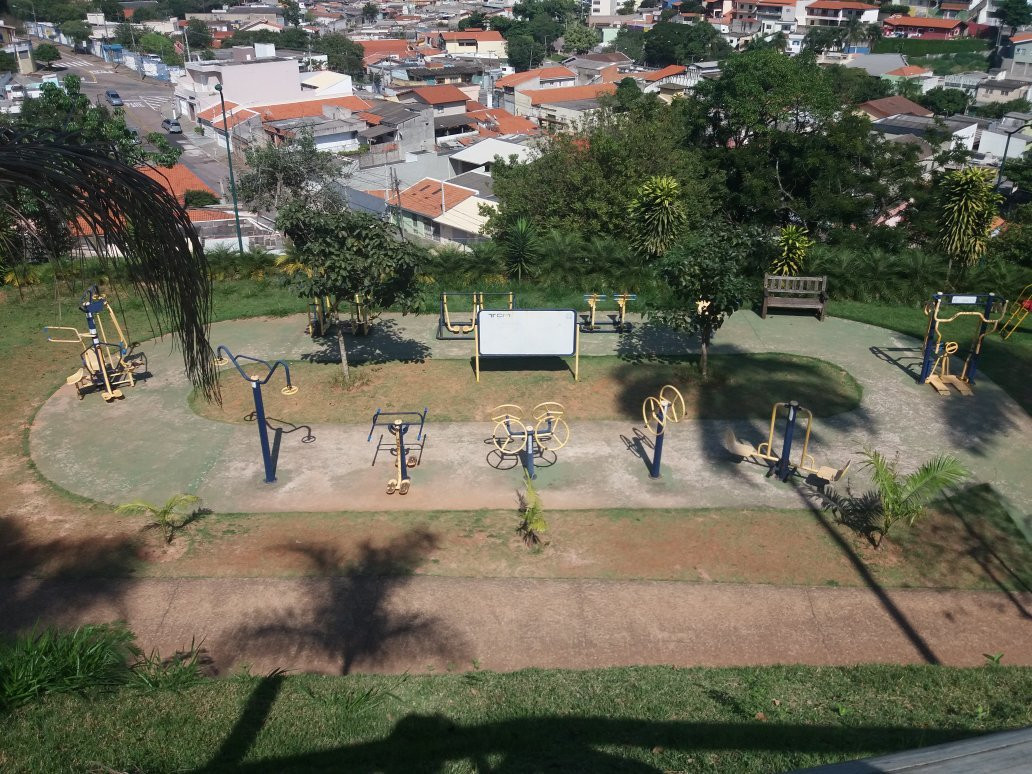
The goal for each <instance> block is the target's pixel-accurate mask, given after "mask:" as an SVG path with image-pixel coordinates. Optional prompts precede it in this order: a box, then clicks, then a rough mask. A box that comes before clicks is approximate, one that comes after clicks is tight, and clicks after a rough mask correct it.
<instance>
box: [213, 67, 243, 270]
mask: <svg viewBox="0 0 1032 774" xmlns="http://www.w3.org/2000/svg"><path fill="white" fill-rule="evenodd" d="M215 91H217V92H218V93H219V102H221V103H222V130H223V131H224V132H225V133H226V158H227V159H229V193H230V195H232V197H233V217H234V218H235V219H236V231H237V246H238V247H239V248H240V252H241V253H243V252H244V237H243V235H242V234H241V233H240V208H239V207H238V206H237V195H236V180H235V179H234V178H233V153H232V151H230V149H229V119H228V118H226V98H225V97H224V96H223V95H222V84H221V83H216V84H215Z"/></svg>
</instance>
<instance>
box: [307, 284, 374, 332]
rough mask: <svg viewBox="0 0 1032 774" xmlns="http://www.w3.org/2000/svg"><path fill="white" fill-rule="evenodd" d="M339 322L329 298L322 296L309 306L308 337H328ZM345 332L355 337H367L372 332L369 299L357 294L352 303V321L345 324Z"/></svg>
mask: <svg viewBox="0 0 1032 774" xmlns="http://www.w3.org/2000/svg"><path fill="white" fill-rule="evenodd" d="M338 321H339V317H338V315H337V313H336V312H335V311H334V310H333V305H332V304H331V303H330V297H329V296H322V297H320V298H317V299H315V300H314V301H312V302H311V303H309V304H308V328H307V330H308V335H309V336H313V337H317V336H326V335H328V334H329V332H330V329H331V328H332V327H333V326H334V325H335V324H336V323H337V322H338ZM344 326H345V330H346V331H347V332H348V333H351V334H352V335H355V336H367V335H369V331H370V330H372V327H373V326H372V322H371V321H370V319H369V298H368V297H363V296H361V295H359V294H358V293H356V294H355V297H354V299H352V301H351V319H350V320H349V321H347V322H345V323H344Z"/></svg>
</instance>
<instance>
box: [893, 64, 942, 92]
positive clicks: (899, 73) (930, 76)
mask: <svg viewBox="0 0 1032 774" xmlns="http://www.w3.org/2000/svg"><path fill="white" fill-rule="evenodd" d="M881 78H882V80H883V81H889V82H890V83H892V84H897V83H899V82H900V81H910V80H916V81H918V82H919V83H920V84H921V90H922V91H928V90H929V89H931V88H934V87H933V86H931V85H927V87H926V83H925V82H926V81H929V80H934V81H935V85H938V81H937V80H936V76H935V74H934V73H933V72H932V71H931V70H929V69H928V68H927V67H919V66H917V65H905V66H903V67H897V68H896V69H895V70H889V71H888V72H887V73H883V74H882V76H881Z"/></svg>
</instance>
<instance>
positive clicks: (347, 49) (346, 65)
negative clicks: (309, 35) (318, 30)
mask: <svg viewBox="0 0 1032 774" xmlns="http://www.w3.org/2000/svg"><path fill="white" fill-rule="evenodd" d="M312 50H313V51H317V52H319V53H320V54H326V58H327V62H326V63H327V64H328V65H329V68H330V69H331V70H335V71H337V72H339V73H347V74H348V75H352V76H355V77H356V78H360V77H361V76H362V75H363V73H364V72H365V68H364V67H363V65H362V57H363V55H364V54H363V51H362V47H361V46H360V45H358V43H356V42H355V41H353V40H352V39H351V38H349V37H347V36H346V35H339V34H337V33H332V34H330V35H321V36H320V37H318V38H316V39H315V40H313V41H312Z"/></svg>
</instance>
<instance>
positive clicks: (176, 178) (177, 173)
mask: <svg viewBox="0 0 1032 774" xmlns="http://www.w3.org/2000/svg"><path fill="white" fill-rule="evenodd" d="M136 169H137V171H138V172H141V173H143V174H144V175H146V176H147V177H149V178H150V179H151V180H153V181H155V182H157V183H160V184H161V185H162V186H164V187H165V189H166V190H167V191H169V193H171V194H172V195H174V196H175V197H176V198H177V199H179V201H180V202H182V201H183V196H184V195H185V194H186V192H187V191H207V192H208V193H210V194H214V195H216V196H217V195H218V194H216V193H215V191H213V190H212V189H211V188H209V187H208V185H207V184H206V183H205V182H204V181H203V180H201V178H199V177H197V175H195V174H194V173H193V172H191V171H190V169H189V168H187V166H186V165H185V164H176V165H175V166H174V167H172V168H171V169H169V168H167V167H148V166H139V167H137V168H136Z"/></svg>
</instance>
